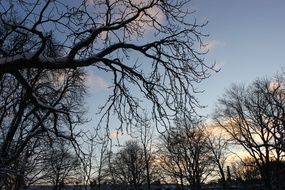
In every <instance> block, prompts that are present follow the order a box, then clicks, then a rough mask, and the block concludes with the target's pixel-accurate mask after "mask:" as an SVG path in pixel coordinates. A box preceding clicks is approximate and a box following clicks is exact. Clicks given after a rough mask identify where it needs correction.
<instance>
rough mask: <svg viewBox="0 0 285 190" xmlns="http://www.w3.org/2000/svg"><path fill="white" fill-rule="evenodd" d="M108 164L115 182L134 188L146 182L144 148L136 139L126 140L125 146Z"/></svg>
mask: <svg viewBox="0 0 285 190" xmlns="http://www.w3.org/2000/svg"><path fill="white" fill-rule="evenodd" d="M147 154H148V153H147ZM110 164H111V165H110V167H111V168H110V172H111V173H112V174H111V175H112V178H113V180H114V181H115V184H118V185H126V186H130V187H132V188H134V189H139V188H140V187H141V186H142V185H143V184H146V182H147V168H146V167H145V157H144V150H143V148H142V147H141V146H140V145H139V143H138V142H137V141H127V142H126V144H125V147H124V148H123V149H121V150H119V152H118V153H116V154H115V156H114V157H113V158H112V160H111V163H110ZM149 164H150V163H149Z"/></svg>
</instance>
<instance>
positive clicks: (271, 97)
mask: <svg viewBox="0 0 285 190" xmlns="http://www.w3.org/2000/svg"><path fill="white" fill-rule="evenodd" d="M284 84H285V80H284V73H283V74H281V75H278V76H277V77H275V78H272V79H259V80H256V81H254V82H253V83H252V84H251V85H249V86H248V87H244V86H242V85H233V86H232V87H231V88H230V89H229V90H227V91H226V93H225V94H224V96H223V97H222V98H220V99H219V104H218V108H217V110H216V111H215V113H216V115H215V118H216V121H217V122H218V123H219V125H220V126H221V127H223V128H224V129H225V130H226V132H227V133H228V134H229V135H230V136H231V138H232V139H233V140H234V141H235V142H236V143H238V144H239V145H241V146H242V147H243V148H244V149H245V150H246V151H247V153H248V154H249V155H250V156H251V157H252V158H253V159H254V160H255V163H256V166H257V167H258V169H259V171H260V174H261V176H262V179H263V180H264V181H265V185H266V188H267V189H269V190H270V189H273V187H272V181H271V179H272V171H271V170H270V166H269V163H270V162H271V161H272V160H277V161H280V160H282V154H283V152H284V130H285V122H284V115H285V96H284V94H285V86H284Z"/></svg>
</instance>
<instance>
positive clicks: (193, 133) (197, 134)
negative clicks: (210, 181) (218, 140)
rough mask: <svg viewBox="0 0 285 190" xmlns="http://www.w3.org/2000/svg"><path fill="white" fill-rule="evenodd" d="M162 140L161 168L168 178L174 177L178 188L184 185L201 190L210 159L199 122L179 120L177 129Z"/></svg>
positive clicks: (211, 167)
mask: <svg viewBox="0 0 285 190" xmlns="http://www.w3.org/2000/svg"><path fill="white" fill-rule="evenodd" d="M162 140H163V148H162V150H163V152H162V154H163V160H162V168H163V169H164V170H165V171H166V173H167V174H168V175H170V177H172V178H177V181H178V183H180V184H181V187H182V189H184V185H185V184H188V185H190V186H191V188H192V189H198V190H199V189H201V184H202V183H203V182H204V181H205V180H206V179H207V177H208V176H209V175H210V174H211V172H212V171H213V162H214V161H213V155H212V151H211V147H210V146H209V142H208V140H209V137H208V135H207V133H205V131H204V130H203V125H202V123H201V121H198V120H192V121H189V120H180V121H178V122H177V128H173V129H172V130H170V131H169V132H168V133H167V135H165V136H163V137H162Z"/></svg>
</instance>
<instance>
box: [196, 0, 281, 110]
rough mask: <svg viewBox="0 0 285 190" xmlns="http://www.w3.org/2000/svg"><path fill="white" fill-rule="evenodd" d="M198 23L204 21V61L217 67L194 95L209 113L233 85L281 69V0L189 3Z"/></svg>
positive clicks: (197, 1) (230, 0)
mask: <svg viewBox="0 0 285 190" xmlns="http://www.w3.org/2000/svg"><path fill="white" fill-rule="evenodd" d="M192 5H193V7H194V9H195V10H196V13H195V15H196V17H197V18H198V20H208V21H209V24H208V25H207V27H206V31H207V32H208V33H209V34H210V37H209V39H207V41H208V43H209V48H210V52H209V54H208V55H207V56H206V60H207V61H208V62H210V63H211V62H216V63H217V64H219V65H220V66H221V71H220V72H219V73H216V74H213V75H212V77H210V78H209V79H208V80H206V81H204V82H203V84H202V87H203V88H204V90H205V92H204V93H203V94H201V95H198V97H199V98H200V101H201V103H202V104H204V105H208V108H206V109H205V110H203V111H201V113H203V114H211V112H213V109H214V105H215V102H216V100H217V99H218V97H219V96H221V95H222V94H223V93H224V91H225V89H226V88H228V87H229V86H230V85H231V84H233V83H245V84H247V83H250V82H252V81H253V80H254V79H256V78H258V77H265V76H268V77H270V76H272V75H274V74H275V73H276V72H278V71H279V70H280V69H281V67H282V66H283V67H285V61H284V60H285V52H284V50H285V49H284V45H285V20H284V19H285V11H284V10H285V1H283V0H272V1H271V0H235V1H234V0H193V1H192Z"/></svg>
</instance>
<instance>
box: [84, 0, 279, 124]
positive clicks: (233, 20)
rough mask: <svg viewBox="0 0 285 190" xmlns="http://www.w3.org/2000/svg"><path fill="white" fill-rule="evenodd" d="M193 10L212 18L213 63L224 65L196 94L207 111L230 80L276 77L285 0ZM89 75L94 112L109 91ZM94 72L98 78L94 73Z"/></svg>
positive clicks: (210, 1)
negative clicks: (200, 91) (199, 92)
mask: <svg viewBox="0 0 285 190" xmlns="http://www.w3.org/2000/svg"><path fill="white" fill-rule="evenodd" d="M190 6H191V7H189V9H190V10H195V11H196V12H195V13H194V14H193V15H192V16H194V17H195V18H196V19H197V21H200V22H201V23H202V22H205V21H208V24H207V26H206V27H205V28H204V33H207V34H209V37H208V38H206V39H205V40H204V42H205V43H207V44H208V48H209V50H210V51H209V53H208V54H207V55H206V56H205V59H206V62H207V63H208V64H213V63H216V64H217V66H218V67H219V68H220V69H221V70H220V71H219V72H218V73H213V74H212V76H211V77H210V78H209V79H207V80H204V81H203V82H202V83H201V84H200V85H199V88H200V90H204V92H203V93H201V94H197V98H198V99H199V101H200V103H201V104H202V105H206V106H207V108H204V109H203V110H199V113H200V114H202V115H209V116H210V115H211V114H212V113H213V111H214V108H215V104H216V102H217V99H218V98H219V97H221V96H222V94H223V93H224V92H225V90H226V89H227V88H229V87H230V85H231V84H234V83H235V84H240V83H242V84H249V83H250V82H252V81H253V80H255V79H257V78H258V77H266V76H267V77H271V76H273V75H274V74H276V73H277V72H278V71H280V70H281V67H282V66H283V67H285V63H284V60H285V52H284V45H285V21H284V18H285V11H284V10H285V1H283V0H271V1H269V0H235V1H234V0H192V2H191V3H190ZM94 72H95V73H94V75H92V76H91V78H89V80H90V84H91V85H90V89H89V97H88V98H87V100H86V101H87V102H88V104H87V107H88V108H89V111H88V114H87V117H88V116H90V117H91V118H92V121H91V122H90V123H89V124H90V125H92V124H94V122H95V120H96V118H95V119H94V114H95V113H96V112H97V106H98V104H99V103H103V102H102V100H103V99H105V98H106V96H107V95H108V90H107V87H108V83H107V82H106V81H104V76H103V75H102V74H101V76H100V74H98V73H96V71H94ZM92 77H93V78H92Z"/></svg>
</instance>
